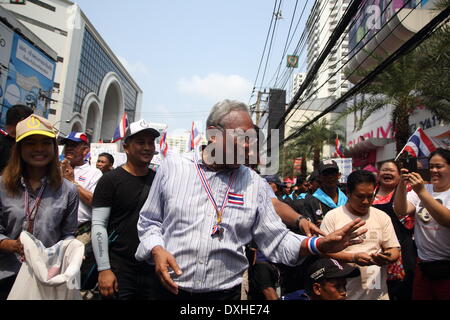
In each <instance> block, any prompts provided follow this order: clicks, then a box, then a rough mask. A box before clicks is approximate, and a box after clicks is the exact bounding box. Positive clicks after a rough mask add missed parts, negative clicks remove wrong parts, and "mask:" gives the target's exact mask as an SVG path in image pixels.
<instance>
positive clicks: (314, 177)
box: [306, 170, 319, 182]
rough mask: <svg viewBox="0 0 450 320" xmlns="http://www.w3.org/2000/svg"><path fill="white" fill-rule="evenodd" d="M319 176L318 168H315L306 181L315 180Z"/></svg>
mask: <svg viewBox="0 0 450 320" xmlns="http://www.w3.org/2000/svg"><path fill="white" fill-rule="evenodd" d="M318 178H319V172H317V170H314V171H313V172H311V174H310V175H309V176H308V177H307V178H306V181H308V182H311V181H315V180H317V179H318Z"/></svg>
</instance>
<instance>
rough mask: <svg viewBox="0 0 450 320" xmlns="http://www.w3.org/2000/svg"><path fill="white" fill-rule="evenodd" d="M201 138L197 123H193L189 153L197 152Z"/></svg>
mask: <svg viewBox="0 0 450 320" xmlns="http://www.w3.org/2000/svg"><path fill="white" fill-rule="evenodd" d="M200 140H201V136H200V134H199V132H198V130H197V127H196V126H195V122H192V127H191V134H190V135H189V145H188V151H192V150H195V147H196V146H197V145H198V144H199V143H200Z"/></svg>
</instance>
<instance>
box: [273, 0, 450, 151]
mask: <svg viewBox="0 0 450 320" xmlns="http://www.w3.org/2000/svg"><path fill="white" fill-rule="evenodd" d="M411 12H412V11H411ZM411 12H410V13H411ZM410 13H409V14H410ZM409 14H408V15H409ZM449 14H450V6H449V7H447V8H446V9H444V10H442V11H441V12H440V13H439V14H438V15H436V16H435V17H434V18H433V19H432V20H431V21H430V22H429V23H427V24H426V25H425V26H424V27H423V28H422V29H420V30H419V31H418V32H417V33H416V34H414V35H413V36H412V37H411V38H410V39H409V40H408V41H406V42H405V43H404V44H403V45H402V46H401V47H400V48H398V49H397V50H396V51H395V52H394V53H393V54H392V55H390V56H389V57H387V58H386V59H385V60H384V61H383V62H381V63H380V64H379V65H378V66H377V67H376V68H375V69H374V70H373V71H371V72H370V73H369V74H368V75H367V76H366V77H364V78H363V79H362V80H361V81H360V82H358V83H357V84H356V85H355V86H354V87H353V88H351V89H350V90H349V91H348V92H347V93H345V94H344V95H343V96H342V97H340V98H339V99H338V100H336V101H335V102H334V103H332V104H331V105H330V106H329V107H328V108H326V109H325V110H324V111H323V112H321V113H320V114H319V115H317V116H316V117H314V118H313V119H311V120H310V121H308V122H307V123H306V124H304V125H303V126H302V127H300V128H299V129H298V130H296V132H294V133H293V134H291V135H290V136H289V137H287V138H285V139H284V140H283V141H282V142H281V144H284V143H285V142H287V141H289V140H292V139H294V138H296V137H297V136H299V135H300V134H301V133H302V132H303V131H304V130H305V129H306V128H307V127H308V126H310V125H311V124H312V123H314V122H315V121H317V120H318V119H320V118H321V117H323V116H324V115H325V114H327V113H329V112H331V111H333V110H334V109H336V108H337V107H338V106H339V105H340V104H341V103H343V102H345V101H346V100H347V99H348V98H349V97H351V96H353V95H354V94H356V93H358V91H359V90H360V89H361V88H363V87H364V86H365V85H367V84H368V83H369V82H370V81H372V80H373V79H374V78H375V77H376V76H377V75H378V74H380V73H381V72H383V70H384V69H386V68H387V67H388V66H390V65H391V64H392V63H394V62H395V61H396V60H397V59H398V58H400V57H401V56H402V55H404V54H406V53H408V52H410V51H411V50H413V49H414V48H416V47H417V46H418V45H419V44H420V43H421V42H422V41H424V40H425V39H427V38H428V37H429V36H430V35H431V34H432V33H433V32H434V30H435V28H436V27H437V26H438V25H439V24H441V23H442V22H443V21H446V23H447V22H448V21H449V20H450V18H449ZM405 18H406V17H405ZM402 21H403V20H402ZM375 49H376V48H375ZM375 49H374V50H375ZM372 52H373V51H372ZM355 70H356V69H355Z"/></svg>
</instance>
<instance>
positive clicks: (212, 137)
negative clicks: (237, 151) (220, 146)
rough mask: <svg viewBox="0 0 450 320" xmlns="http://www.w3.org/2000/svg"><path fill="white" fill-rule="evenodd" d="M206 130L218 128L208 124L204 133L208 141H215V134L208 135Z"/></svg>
mask: <svg viewBox="0 0 450 320" xmlns="http://www.w3.org/2000/svg"><path fill="white" fill-rule="evenodd" d="M208 130H219V129H218V128H217V127H214V126H208V128H206V131H207V133H206V138H207V139H208V142H211V143H214V142H216V136H215V135H212V136H211V135H209V134H208Z"/></svg>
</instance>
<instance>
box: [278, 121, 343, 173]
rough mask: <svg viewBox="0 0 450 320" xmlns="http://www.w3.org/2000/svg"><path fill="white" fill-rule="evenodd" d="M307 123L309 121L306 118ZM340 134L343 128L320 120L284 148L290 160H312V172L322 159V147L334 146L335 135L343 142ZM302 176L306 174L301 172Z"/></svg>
mask: <svg viewBox="0 0 450 320" xmlns="http://www.w3.org/2000/svg"><path fill="white" fill-rule="evenodd" d="M306 118H307V117H306ZM307 121H309V119H308V118H307ZM296 129H298V128H293V130H296ZM342 132H343V128H342V127H341V126H339V125H338V124H336V123H335V122H333V123H330V122H329V121H328V120H327V119H325V118H322V119H320V120H319V121H317V122H314V123H313V124H312V125H310V126H309V127H308V128H307V129H306V131H305V133H303V134H302V135H301V136H299V137H298V138H296V139H294V141H292V142H291V143H290V144H288V145H287V146H286V149H288V151H286V152H288V154H290V155H291V154H292V155H293V156H291V157H290V159H293V158H297V157H303V158H304V159H312V160H313V167H314V170H316V169H317V167H318V165H319V162H320V160H321V158H322V150H323V147H324V146H325V145H327V144H328V145H334V143H335V139H336V135H338V137H339V140H341V141H343V140H344V137H343V134H342ZM295 155H296V156H295ZM291 161H292V160H291ZM305 169H306V168H305ZM302 174H305V175H306V172H304V173H303V172H302Z"/></svg>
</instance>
